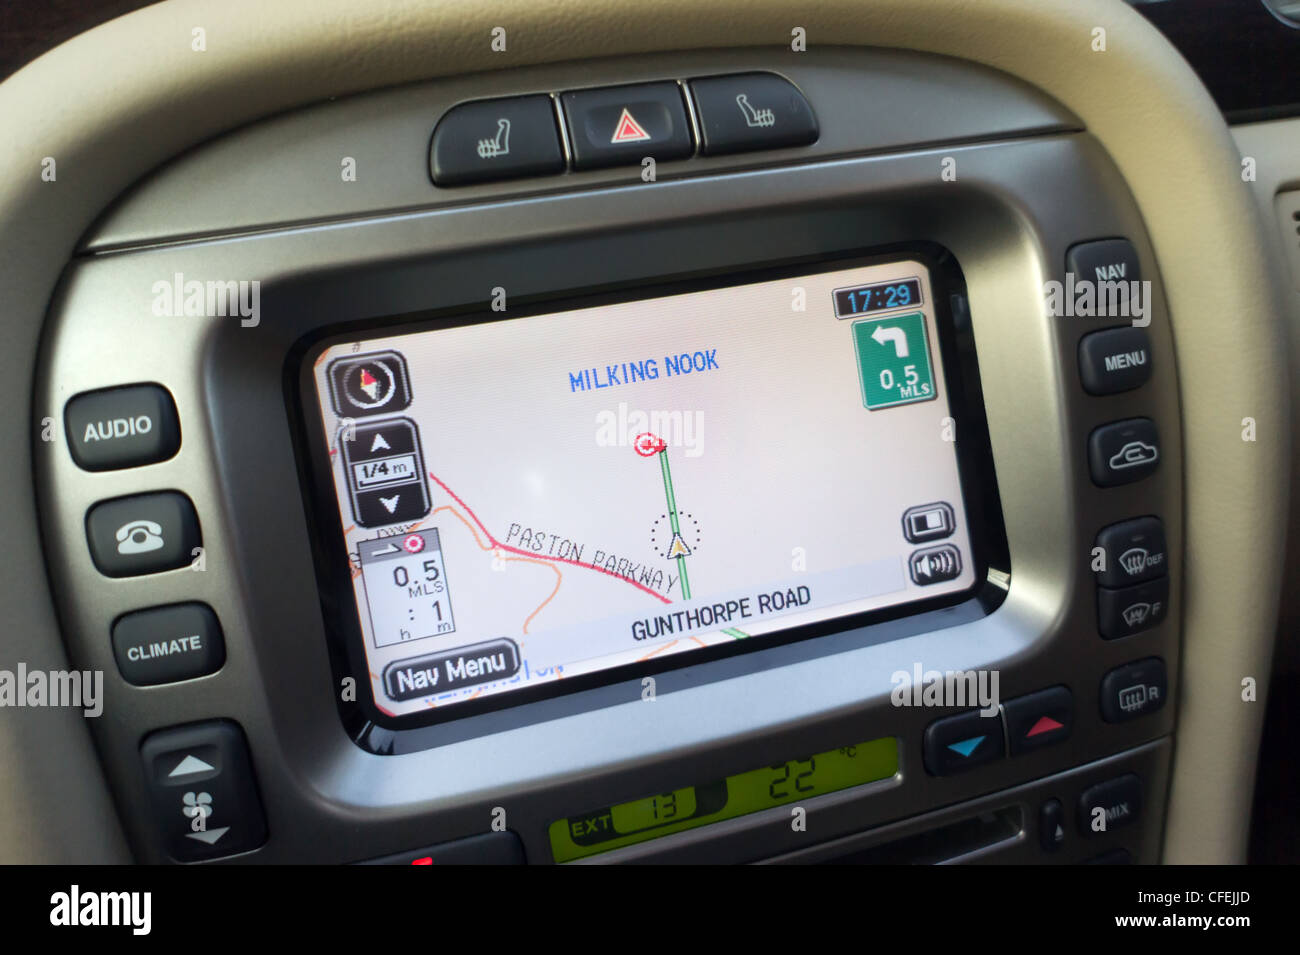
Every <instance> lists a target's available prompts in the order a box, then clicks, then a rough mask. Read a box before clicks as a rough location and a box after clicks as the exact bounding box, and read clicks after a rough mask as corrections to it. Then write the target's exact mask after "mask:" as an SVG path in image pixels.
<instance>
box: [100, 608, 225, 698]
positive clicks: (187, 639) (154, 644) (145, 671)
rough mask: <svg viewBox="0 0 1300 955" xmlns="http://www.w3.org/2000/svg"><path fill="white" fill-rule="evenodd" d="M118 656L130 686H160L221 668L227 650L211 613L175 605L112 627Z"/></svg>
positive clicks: (134, 615)
mask: <svg viewBox="0 0 1300 955" xmlns="http://www.w3.org/2000/svg"><path fill="white" fill-rule="evenodd" d="M113 656H114V657H115V658H116V659H117V668H118V670H120V671H121V673H122V678H123V679H125V680H126V682H127V683H130V684H132V685H133V686H156V685H158V684H160V683H175V682H177V681H179V680H192V679H194V678H195V677H199V676H206V675H207V674H209V673H213V672H215V671H217V670H219V669H221V665H222V664H223V663H225V662H226V645H225V642H224V641H223V640H222V636H221V624H219V623H217V617H216V614H214V613H213V612H212V610H211V608H209V607H208V606H207V605H205V604H200V603H187V604H174V605H172V606H169V607H151V608H150V609H148V610H137V611H135V612H133V613H128V614H126V615H125V616H122V617H119V618H118V619H117V622H116V623H114V624H113Z"/></svg>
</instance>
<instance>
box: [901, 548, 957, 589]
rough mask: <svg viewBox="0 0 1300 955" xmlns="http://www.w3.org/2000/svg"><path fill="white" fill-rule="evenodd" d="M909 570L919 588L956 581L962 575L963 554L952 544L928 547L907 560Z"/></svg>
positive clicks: (913, 581)
mask: <svg viewBox="0 0 1300 955" xmlns="http://www.w3.org/2000/svg"><path fill="white" fill-rule="evenodd" d="M907 569H908V572H909V573H910V574H911V576H912V583H914V584H916V585H917V586H918V587H926V586H928V585H930V584H937V583H942V582H943V581H945V580H954V579H956V577H957V576H958V575H959V574H960V573H961V552H960V551H958V550H957V548H956V547H954V546H953V545H952V544H940V545H939V546H938V547H927V548H925V549H924V550H918V551H917V552H916V553H914V554H913V555H912V556H911V557H909V558H908V559H907Z"/></svg>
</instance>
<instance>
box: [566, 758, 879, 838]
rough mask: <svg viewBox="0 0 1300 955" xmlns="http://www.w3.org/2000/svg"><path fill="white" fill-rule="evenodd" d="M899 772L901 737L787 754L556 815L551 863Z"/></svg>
mask: <svg viewBox="0 0 1300 955" xmlns="http://www.w3.org/2000/svg"><path fill="white" fill-rule="evenodd" d="M897 772H898V740H897V739H895V738H894V737H892V736H889V737H885V738H884V739H874V740H871V741H870V742H867V743H857V744H855V745H853V746H841V747H840V748H839V749H834V750H831V751H829V752H826V753H818V754H816V755H815V756H809V757H807V758H805V759H792V760H789V761H788V762H784V763H780V764H778V765H776V766H765V767H763V768H762V769H754V770H750V771H749V772H747V773H739V774H737V775H735V776H728V777H726V778H725V779H720V780H717V781H714V782H709V783H705V784H703V785H699V786H684V787H682V788H681V789H674V790H672V791H671V792H664V793H658V794H657V795H654V796H647V797H645V798H644V799H634V800H632V801H631V802H625V803H619V804H618V805H617V806H606V807H605V808H603V809H595V810H593V811H591V812H585V813H582V814H581V815H577V816H570V817H568V818H567V819H557V820H556V821H555V822H553V823H551V827H550V837H551V852H552V854H553V855H554V856H555V861H556V862H572V861H573V860H574V859H582V858H584V857H586V856H592V855H596V854H598V853H601V852H609V851H610V850H611V849H620V848H622V847H623V846H631V845H635V844H636V843H638V842H646V841H648V840H650V839H658V838H660V837H661V836H669V835H672V834H673V833H675V832H683V831H685V830H687V829H695V828H698V827H699V826H707V825H710V824H712V823H715V822H722V821H723V820H724V819H734V818H736V817H737V816H747V815H749V814H750V813H751V812H759V811H761V810H763V809H771V808H772V807H774V806H783V805H786V804H787V803H793V802H796V801H798V800H803V799H811V798H812V797H814V796H823V795H825V794H826V793H833V792H838V791H839V790H841V789H849V788H851V787H853V786H861V785H863V784H864V783H873V782H877V781H879V780H881V779H888V778H889V777H891V776H893V775H894V774H895V773H897Z"/></svg>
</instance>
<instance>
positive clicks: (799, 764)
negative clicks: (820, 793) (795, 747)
mask: <svg viewBox="0 0 1300 955" xmlns="http://www.w3.org/2000/svg"><path fill="white" fill-rule="evenodd" d="M805 766H806V767H807V768H806V769H805V768H804V767H805ZM771 769H772V770H773V772H777V773H780V775H779V776H777V777H776V778H775V779H773V780H772V781H771V782H770V783H768V784H767V794H768V795H769V796H771V797H772V798H773V799H789V798H790V797H791V796H793V795H794V794H795V793H797V792H800V793H810V792H812V791H813V790H814V789H816V788H817V787H816V786H815V785H813V784H812V783H811V782H810V781H809V779H810V777H811V776H812V774H813V773H814V772H816V771H817V759H816V757H813V756H810V757H808V758H807V759H792V760H790V762H788V763H782V764H781V765H779V766H773V767H771ZM792 771H793V775H792ZM791 787H793V791H792V790H791Z"/></svg>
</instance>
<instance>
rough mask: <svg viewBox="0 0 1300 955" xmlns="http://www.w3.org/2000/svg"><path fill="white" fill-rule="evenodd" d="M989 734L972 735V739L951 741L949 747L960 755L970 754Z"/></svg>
mask: <svg viewBox="0 0 1300 955" xmlns="http://www.w3.org/2000/svg"><path fill="white" fill-rule="evenodd" d="M987 738H988V737H987V736H972V737H970V739H963V740H958V741H957V742H955V743H949V744H948V748H949V749H950V750H952V751H953V752H954V753H956V754H958V755H959V756H969V755H970V754H971V753H973V752H975V750H976V749H978V748H979V745H980V743H982V742H984V740H986V739H987Z"/></svg>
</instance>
